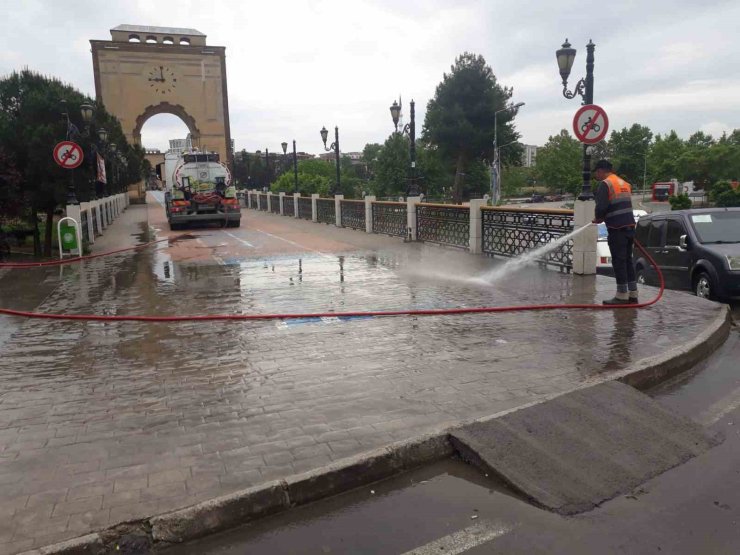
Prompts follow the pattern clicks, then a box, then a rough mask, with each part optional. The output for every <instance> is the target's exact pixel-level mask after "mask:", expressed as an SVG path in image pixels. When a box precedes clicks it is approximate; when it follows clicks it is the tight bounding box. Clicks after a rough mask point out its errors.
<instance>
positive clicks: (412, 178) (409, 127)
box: [390, 100, 419, 197]
mask: <svg viewBox="0 0 740 555" xmlns="http://www.w3.org/2000/svg"><path fill="white" fill-rule="evenodd" d="M410 106H411V119H410V121H409V123H407V124H406V125H404V126H403V129H401V131H400V133H401V134H402V135H408V136H409V158H410V161H411V168H410V172H409V185H408V187H406V196H407V197H416V196H419V188H418V187H417V186H416V110H415V106H416V104H415V103H414V101H413V100H412V101H411V103H410ZM401 108H402V106H401V105H400V104H399V103H397V102H396V101H395V100H394V101H393V105H392V106H391V107H390V111H391V118H393V125H394V126H395V127H396V133H399V131H398V120H399V118H400V117H401Z"/></svg>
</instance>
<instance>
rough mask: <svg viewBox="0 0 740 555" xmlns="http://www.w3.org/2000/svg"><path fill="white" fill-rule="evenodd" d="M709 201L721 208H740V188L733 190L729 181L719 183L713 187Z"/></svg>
mask: <svg viewBox="0 0 740 555" xmlns="http://www.w3.org/2000/svg"><path fill="white" fill-rule="evenodd" d="M709 199H710V200H711V201H712V202H713V203H714V204H716V205H717V206H720V207H725V206H740V188H739V189H733V188H732V185H731V184H730V182H729V181H725V180H723V181H718V182H717V183H715V184H714V185H713V186H712V190H711V192H710V193H709Z"/></svg>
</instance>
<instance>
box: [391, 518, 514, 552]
mask: <svg viewBox="0 0 740 555" xmlns="http://www.w3.org/2000/svg"><path fill="white" fill-rule="evenodd" d="M510 531H511V528H509V527H507V526H500V525H497V524H494V523H493V522H485V521H483V522H479V523H477V524H474V525H473V526H469V527H467V528H464V529H462V530H458V531H457V532H455V533H454V534H450V535H449V536H445V537H443V538H439V539H438V540H435V541H433V542H431V543H428V544H426V545H422V546H421V547H417V548H416V549H413V550H411V551H407V552H406V553H405V554H404V555H432V554H435V555H439V554H440V553H444V554H445V555H457V554H458V553H464V552H465V551H467V550H468V549H472V548H474V547H477V546H479V545H481V544H483V543H486V542H489V541H491V540H494V539H496V538H498V537H499V536H503V535H504V534H507V533H508V532H510Z"/></svg>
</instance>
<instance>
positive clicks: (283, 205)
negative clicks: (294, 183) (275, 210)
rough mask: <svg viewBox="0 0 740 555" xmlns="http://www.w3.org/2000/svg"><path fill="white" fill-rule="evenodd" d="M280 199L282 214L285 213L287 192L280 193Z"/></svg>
mask: <svg viewBox="0 0 740 555" xmlns="http://www.w3.org/2000/svg"><path fill="white" fill-rule="evenodd" d="M278 201H279V202H280V215H281V216H284V215H285V193H279V198H278Z"/></svg>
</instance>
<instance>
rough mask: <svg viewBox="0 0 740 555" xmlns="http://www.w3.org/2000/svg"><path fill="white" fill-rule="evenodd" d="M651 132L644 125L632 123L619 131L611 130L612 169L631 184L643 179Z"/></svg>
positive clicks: (640, 181) (639, 182)
mask: <svg viewBox="0 0 740 555" xmlns="http://www.w3.org/2000/svg"><path fill="white" fill-rule="evenodd" d="M652 138H653V133H652V131H650V129H649V128H648V127H646V126H644V125H640V124H638V123H634V124H632V127H629V128H627V127H625V128H624V129H622V130H621V131H612V134H611V137H610V139H609V150H610V151H611V161H612V164H613V165H614V171H615V172H616V173H617V174H618V175H620V176H622V177H623V178H624V179H626V180H627V181H628V182H629V183H631V184H632V185H633V186H635V185H637V184H639V185H642V182H643V180H644V179H645V168H646V164H647V156H648V153H649V151H650V143H651V141H652Z"/></svg>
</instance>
